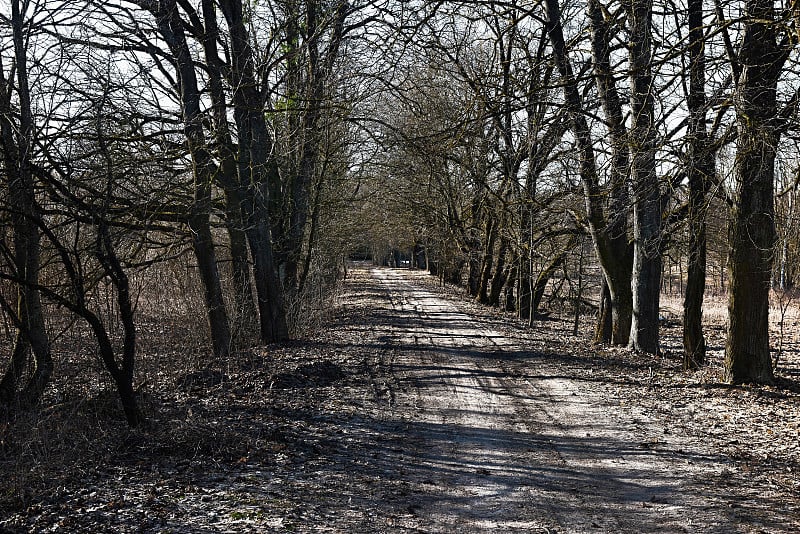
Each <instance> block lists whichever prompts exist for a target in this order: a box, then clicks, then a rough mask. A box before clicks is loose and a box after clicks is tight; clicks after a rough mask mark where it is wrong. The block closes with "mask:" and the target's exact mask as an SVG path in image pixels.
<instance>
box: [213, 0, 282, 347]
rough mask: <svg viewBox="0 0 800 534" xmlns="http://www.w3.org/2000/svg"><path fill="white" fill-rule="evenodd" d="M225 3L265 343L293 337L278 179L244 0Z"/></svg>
mask: <svg viewBox="0 0 800 534" xmlns="http://www.w3.org/2000/svg"><path fill="white" fill-rule="evenodd" d="M220 7H221V8H222V12H223V13H224V15H225V20H226V22H227V24H228V31H229V33H230V46H231V50H230V54H231V65H230V74H229V76H230V83H231V86H232V87H233V105H234V109H233V116H234V120H235V121H236V127H237V132H238V136H239V138H238V142H239V144H238V154H237V156H238V158H237V163H238V172H239V182H240V183H241V184H243V185H245V184H246V189H245V193H246V195H245V198H244V200H243V203H242V204H243V207H244V213H245V216H246V223H247V226H246V227H247V232H246V233H247V240H248V243H249V245H250V253H251V256H252V258H253V264H254V265H253V271H254V275H255V282H256V293H257V295H258V310H259V319H260V323H259V324H260V330H261V340H262V341H263V342H265V343H271V342H277V341H283V340H285V339H287V338H288V337H289V328H288V325H287V322H286V310H285V308H284V302H283V288H282V287H281V283H280V280H279V278H278V273H277V270H276V265H275V261H274V253H273V243H272V229H271V220H270V213H269V204H270V186H271V185H272V184H274V183H277V181H278V179H279V178H278V168H277V162H276V161H275V159H274V155H273V154H272V152H273V150H272V148H273V142H272V137H271V136H270V133H269V130H268V128H267V123H266V119H265V117H264V103H263V97H262V95H261V93H260V91H259V87H258V83H257V80H256V77H255V72H254V61H255V57H254V55H253V50H252V47H251V46H250V36H249V34H248V31H247V27H246V24H245V18H244V13H243V8H242V2H241V0H222V1H221V2H220Z"/></svg>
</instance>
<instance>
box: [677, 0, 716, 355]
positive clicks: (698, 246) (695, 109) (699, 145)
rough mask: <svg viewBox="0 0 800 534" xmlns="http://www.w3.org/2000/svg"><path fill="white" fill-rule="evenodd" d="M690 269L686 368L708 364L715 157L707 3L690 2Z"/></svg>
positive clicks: (685, 312)
mask: <svg viewBox="0 0 800 534" xmlns="http://www.w3.org/2000/svg"><path fill="white" fill-rule="evenodd" d="M688 9H689V98H688V107H689V113H690V117H689V127H688V129H687V137H688V141H689V147H688V152H689V154H688V157H689V162H688V169H687V172H688V175H689V176H688V178H689V215H688V218H689V265H688V274H687V279H686V292H685V294H684V301H683V368H684V369H687V370H688V369H697V368H699V367H701V366H702V365H703V364H704V363H705V354H706V342H705V338H704V337H703V322H702V320H703V296H704V293H705V289H706V221H705V217H706V209H705V204H706V197H707V196H708V192H709V186H710V183H711V182H710V180H709V178H710V177H711V175H712V174H713V173H714V154H713V152H712V149H711V148H710V147H709V146H708V145H709V142H708V134H707V132H706V95H705V52H704V46H703V45H704V40H703V39H704V36H703V0H689V5H688Z"/></svg>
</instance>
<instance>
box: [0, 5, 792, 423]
mask: <svg viewBox="0 0 800 534" xmlns="http://www.w3.org/2000/svg"><path fill="white" fill-rule="evenodd" d="M797 20H798V18H797V17H796V9H795V7H794V6H793V5H792V4H786V5H783V4H777V3H775V2H773V1H769V0H744V1H733V0H730V1H729V0H713V1H711V0H707V1H705V2H704V1H703V0H686V1H678V2H676V1H674V0H666V1H665V2H662V3H653V2H649V1H646V0H625V1H622V2H615V1H609V2H604V1H601V0H570V1H565V0H561V1H559V0H544V1H543V2H541V3H530V2H523V1H521V0H503V1H488V0H476V1H436V0H407V1H401V2H395V1H389V0H351V1H347V0H324V1H323V0H268V1H259V2H252V1H245V0H124V1H107V0H82V1H80V2H67V1H62V0H6V1H5V2H3V3H2V8H0V156H2V163H0V170H1V172H0V177H2V181H3V183H2V192H1V193H0V218H2V221H3V237H2V240H0V307H2V317H3V321H4V323H3V324H4V326H5V331H6V337H7V340H6V341H7V342H6V343H5V345H6V348H7V350H5V351H4V352H3V358H4V359H3V362H4V369H3V375H2V379H1V380H0V406H1V407H2V410H3V412H4V413H5V414H7V415H13V413H15V412H16V411H18V410H20V409H26V408H29V407H33V406H36V405H37V404H38V403H40V402H41V399H42V397H43V395H44V393H45V391H46V389H47V386H48V384H49V383H50V382H51V381H52V380H53V373H54V369H55V368H56V367H57V366H56V365H55V364H56V363H57V361H56V362H54V354H53V346H54V343H57V338H58V337H59V335H60V334H59V332H64V331H67V330H69V329H74V328H85V329H88V331H89V332H91V335H92V337H93V339H94V343H95V344H96V348H95V350H96V354H97V356H98V358H99V361H101V362H102V365H103V368H104V369H105V372H106V373H107V375H108V377H110V380H111V382H112V383H113V385H114V387H115V388H116V391H117V393H118V394H119V397H120V399H121V401H122V406H123V409H124V413H125V417H126V419H127V421H128V423H129V424H131V425H137V424H139V423H140V422H141V420H142V415H141V413H140V410H139V409H138V407H137V404H136V392H135V383H136V362H137V341H138V340H140V337H141V333H140V331H139V326H140V324H141V314H142V312H141V308H142V307H144V306H145V303H143V300H144V298H143V297H142V295H143V289H142V286H143V284H144V285H147V286H148V287H147V289H148V290H149V291H151V292H153V291H155V292H157V291H159V290H161V291H169V288H159V287H152V286H153V283H152V282H147V283H145V282H142V280H144V277H143V273H147V272H151V271H153V270H156V269H158V268H159V266H163V265H168V264H173V263H175V262H177V261H179V260H183V261H186V258H189V263H190V264H191V275H190V276H191V279H192V280H193V283H194V284H196V285H198V286H199V287H200V288H201V289H202V291H201V294H202V301H203V313H204V315H205V319H204V322H205V324H206V325H207V332H206V334H205V335H206V336H207V338H208V341H209V343H208V345H209V354H208V355H207V360H206V363H207V364H208V365H214V364H215V362H216V363H219V362H224V361H225V360H226V359H228V358H229V357H230V356H231V354H232V353H234V352H236V351H237V350H239V349H242V348H246V347H248V346H250V345H252V344H253V343H272V342H279V341H283V340H286V339H288V338H290V337H291V336H292V335H294V333H296V332H298V331H299V328H300V326H299V324H300V323H301V322H302V321H303V320H304V318H306V317H307V316H308V315H309V314H310V313H312V310H314V309H318V308H319V306H320V305H319V302H318V301H319V299H320V298H322V297H321V295H322V294H323V293H326V292H327V293H329V291H330V290H331V288H333V287H334V286H335V284H336V280H337V278H338V276H339V266H340V264H341V262H342V261H343V258H344V257H345V256H346V255H347V254H348V252H349V251H352V250H356V249H361V248H364V247H371V248H372V249H373V252H374V253H376V254H378V253H382V251H383V250H384V249H386V248H388V247H391V246H395V247H398V246H407V247H409V250H410V249H411V247H413V248H414V252H415V253H416V254H417V255H421V256H424V258H425V263H426V265H427V266H428V267H429V268H430V269H431V270H432V271H433V272H435V273H436V274H438V275H439V276H441V277H442V279H446V280H449V281H452V282H455V283H465V284H466V285H467V287H468V289H469V291H470V293H471V294H472V295H473V296H474V297H475V298H476V299H477V300H478V301H480V302H483V303H486V304H490V305H497V306H500V305H502V306H504V307H507V308H509V309H514V310H516V312H517V313H518V314H519V316H520V317H522V318H525V319H527V320H528V321H530V322H531V323H532V322H534V321H535V320H536V319H537V316H538V315H537V314H538V313H539V310H540V305H541V302H542V299H543V296H544V294H545V290H546V287H547V284H548V281H549V280H550V278H551V277H552V276H553V273H555V272H556V271H557V270H559V269H560V268H562V267H563V265H564V264H565V262H566V261H567V259H568V256H569V254H570V252H571V251H572V250H573V249H574V248H575V247H578V246H581V247H582V243H583V242H584V239H587V240H589V241H590V242H591V245H592V247H591V248H592V250H593V252H594V256H595V261H596V263H597V264H598V265H599V268H600V272H601V285H602V287H601V288H600V301H599V306H598V313H597V327H596V335H595V338H596V341H598V342H600V343H610V344H615V345H626V346H629V347H631V348H632V349H633V350H636V351H641V352H648V353H655V352H657V351H658V350H659V298H660V289H661V285H662V272H663V265H664V257H665V254H666V253H667V251H669V250H671V249H672V248H674V246H675V243H676V242H679V241H680V242H681V243H685V246H683V247H682V248H681V250H682V251H683V254H684V258H683V259H682V260H681V263H684V262H685V264H686V265H687V276H686V286H685V303H684V317H683V325H684V365H685V367H686V368H687V369H691V368H697V367H699V366H702V365H703V364H704V361H705V350H706V348H705V339H704V334H703V329H702V306H703V299H704V292H705V287H706V281H707V275H708V271H707V263H708V261H707V255H708V252H707V251H708V247H709V243H708V237H707V236H708V235H709V225H711V228H712V230H714V229H715V228H717V227H718V226H719V224H718V222H719V221H718V219H722V220H725V221H726V224H725V226H727V235H726V236H724V238H723V239H722V240H721V241H722V243H723V244H722V245H720V243H713V245H714V246H717V247H719V246H722V247H723V248H725V254H726V255H727V257H728V258H729V260H728V266H727V269H726V271H727V273H728V282H727V283H728V287H727V290H728V294H729V299H730V303H729V316H730V320H729V328H728V339H727V345H726V360H725V378H726V380H729V381H731V382H762V383H769V382H771V381H772V380H773V368H772V360H771V357H770V339H769V325H768V312H769V294H770V289H771V288H772V287H773V286H774V285H778V286H780V287H781V288H782V289H787V288H789V287H790V286H791V285H792V284H793V281H794V277H795V275H796V273H795V272H796V270H797V269H796V265H797V262H796V259H795V256H796V254H797V245H796V239H795V236H796V228H797V226H796V224H794V217H795V215H794V213H795V212H794V205H795V199H796V197H797V184H798V179H800V166H798V165H797V163H796V159H797V158H796V154H797V152H798V150H797V143H796V141H797V136H796V128H795V125H796V120H795V118H796V113H797V105H798V101H800V93H798V90H799V89H798V87H800V86H798V84H797V68H796V59H797V43H798V35H799V34H798V30H799V29H800V28H798V22H797ZM709 219H711V220H709ZM714 231H716V230H714ZM109 302H111V303H112V304H109Z"/></svg>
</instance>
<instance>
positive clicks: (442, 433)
mask: <svg viewBox="0 0 800 534" xmlns="http://www.w3.org/2000/svg"><path fill="white" fill-rule="evenodd" d="M372 272H373V276H375V277H376V278H378V279H379V280H380V281H381V283H382V284H383V285H384V287H385V288H386V291H387V293H388V294H389V296H390V301H391V306H392V310H391V312H390V313H392V314H393V317H394V319H395V320H393V321H391V324H392V325H393V326H392V328H391V336H390V337H391V340H392V352H393V362H392V364H391V365H392V368H391V369H390V372H391V374H392V375H393V376H394V377H395V378H394V380H392V382H393V383H394V384H395V387H396V388H398V389H405V390H406V391H407V393H402V394H399V395H398V396H397V406H396V409H397V411H398V412H399V414H400V416H401V417H403V418H404V420H405V421H406V423H407V429H408V430H407V431H408V442H409V443H412V444H413V449H414V456H415V458H414V460H413V466H412V469H410V470H409V472H411V473H413V474H414V476H422V477H423V478H424V484H420V485H419V486H420V487H419V489H418V491H417V492H416V493H414V494H413V495H410V496H409V502H410V503H411V504H410V505H409V506H411V509H412V510H414V521H413V523H414V524H415V525H421V526H422V528H423V529H426V530H430V531H439V532H449V531H453V530H465V531H480V530H502V531H526V532H550V531H558V532H563V531H567V532H584V531H587V530H593V531H600V532H640V531H653V530H660V531H678V532H680V531H683V530H684V526H685V525H686V524H687V522H686V517H697V514H698V510H699V508H698V507H697V506H696V505H695V503H696V502H697V501H698V500H702V498H701V497H702V496H698V495H693V494H692V493H691V492H690V491H688V490H686V489H684V486H686V485H687V483H688V481H689V479H690V478H691V477H694V476H698V475H700V476H702V475H703V474H704V473H707V474H710V473H713V472H715V471H716V470H718V469H719V468H720V461H719V459H716V458H712V457H710V456H708V455H704V454H703V453H702V452H701V451H699V450H698V451H692V452H689V453H687V452H686V450H685V449H686V447H685V445H686V444H675V443H670V442H668V441H666V440H664V439H661V436H659V439H657V440H656V441H654V442H653V443H655V444H657V445H658V447H649V448H648V447H644V446H643V444H644V443H646V442H647V440H648V439H651V438H648V436H652V435H655V434H657V433H658V429H651V430H649V431H648V432H646V433H645V434H642V432H641V429H640V427H641V424H640V423H641V418H639V419H636V418H635V417H634V414H630V413H620V408H619V406H614V405H613V403H610V402H608V399H605V398H604V397H603V393H604V392H603V391H599V390H598V391H590V390H588V389H587V387H586V386H584V385H580V384H579V383H578V382H577V381H576V380H570V379H569V378H568V377H565V376H563V375H564V372H563V370H561V369H559V368H558V367H557V365H556V364H554V363H548V362H546V361H544V359H543V358H541V357H536V356H535V355H531V354H526V352H525V349H524V347H521V346H519V344H518V343H517V342H516V341H514V340H513V339H509V338H507V337H505V336H503V335H502V334H500V333H499V332H498V330H497V329H495V328H493V327H492V325H491V324H490V323H487V320H486V319H485V318H478V317H475V316H473V315H471V314H469V313H465V312H463V311H460V310H458V309H457V306H456V305H455V304H454V303H452V302H449V301H447V300H445V299H443V298H441V297H439V296H437V295H436V294H434V293H433V292H431V291H429V290H427V289H424V288H421V287H417V286H415V285H414V284H413V282H412V280H410V277H411V276H413V274H409V273H408V271H401V270H388V269H375V270H373V271H372ZM531 366H536V375H534V374H532V373H531V369H530V367H531ZM634 419H636V420H637V421H639V423H637V424H633V423H631V421H632V420H634ZM651 423H652V422H651ZM651 441H652V439H651ZM679 447H682V449H680V454H679V452H678V450H679ZM671 448H673V449H674V450H670V449H671ZM687 456H689V457H690V458H691V462H692V463H691V464H688V463H687ZM681 471H683V472H684V473H683V474H681ZM412 482H413V481H412ZM703 513H704V514H705V515H706V516H707V517H706V521H707V522H708V523H709V524H712V525H713V524H717V525H721V524H724V521H721V518H719V517H712V516H713V513H712V511H709V510H707V509H706V510H704V512H703ZM724 530H725V529H722V530H720V531H724ZM707 531H714V530H713V529H711V530H707Z"/></svg>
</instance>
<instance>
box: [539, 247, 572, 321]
mask: <svg viewBox="0 0 800 534" xmlns="http://www.w3.org/2000/svg"><path fill="white" fill-rule="evenodd" d="M576 242H577V238H575V237H574V236H571V237H570V238H569V241H568V242H567V243H566V244H565V245H564V247H563V248H562V249H561V250H559V251H558V252H557V253H556V255H555V256H553V257H552V258H550V261H549V262H548V263H547V265H545V266H544V268H542V270H541V271H540V272H539V275H538V276H537V277H536V283H535V284H533V290H532V293H533V297H532V304H531V316H530V318H529V319H528V323H529V324H530V325H531V326H533V323H534V321H535V320H536V319H537V314H538V313H539V306H540V305H541V303H542V298H543V297H544V292H545V289H547V284H548V282H550V279H551V278H552V277H553V274H554V273H555V272H556V270H557V269H558V268H559V267H561V266H562V265H564V260H565V259H566V258H567V255H568V254H569V253H570V252H571V251H572V249H573V248H575V243H576Z"/></svg>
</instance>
